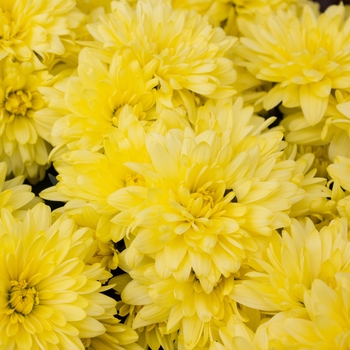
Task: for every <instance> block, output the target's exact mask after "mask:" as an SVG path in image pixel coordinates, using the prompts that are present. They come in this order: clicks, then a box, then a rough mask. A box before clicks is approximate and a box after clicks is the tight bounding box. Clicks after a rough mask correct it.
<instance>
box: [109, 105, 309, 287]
mask: <svg viewBox="0 0 350 350" xmlns="http://www.w3.org/2000/svg"><path fill="white" fill-rule="evenodd" d="M242 103H243V102H242V100H240V101H239V102H237V103H236V104H235V106H232V104H230V103H227V104H226V105H225V106H224V107H223V108H222V109H221V112H218V113H217V114H212V113H208V118H211V119H208V120H205V116H202V117H203V118H202V119H200V121H199V122H198V123H199V124H198V125H202V126H204V129H206V131H203V132H198V135H195V134H194V133H193V131H192V130H191V129H189V128H188V129H185V131H181V130H179V129H172V130H170V131H169V132H168V133H166V134H165V136H162V135H159V134H157V133H149V134H147V135H146V146H147V150H148V153H149V161H146V162H143V163H141V162H129V163H128V164H127V167H128V168H129V169H131V170H132V171H134V172H135V173H136V174H138V175H139V176H142V178H143V179H144V181H145V184H144V185H143V184H141V186H131V187H123V188H121V189H119V190H117V191H116V192H114V193H113V194H111V195H110V196H109V197H108V198H107V202H108V203H109V204H110V205H111V206H114V207H115V208H116V209H117V210H119V211H120V213H119V214H117V215H116V217H115V218H114V219H113V220H112V222H113V223H115V224H117V225H119V226H120V227H121V229H122V228H123V229H124V230H125V232H126V233H127V235H129V233H131V234H132V235H133V236H135V240H133V241H132V243H131V244H130V247H129V248H130V249H128V253H127V256H126V257H127V259H128V261H129V264H130V266H131V267H134V266H135V261H137V260H138V259H139V258H138V255H139V254H140V255H141V256H142V255H146V256H151V257H154V258H155V260H156V262H157V263H156V267H157V271H158V273H159V274H160V275H161V276H167V275H169V274H171V273H173V274H174V276H175V278H176V279H178V280H179V281H183V280H187V278H188V277H189V274H190V271H191V269H193V270H194V272H195V274H196V276H197V278H198V279H199V280H200V283H201V284H202V286H203V288H204V289H205V290H206V292H209V291H210V290H212V288H213V287H214V286H215V285H216V283H217V282H218V281H219V279H220V278H221V275H224V276H225V277H227V276H229V275H230V273H234V272H236V271H237V270H238V269H239V268H240V264H241V261H242V259H244V258H245V257H246V254H252V253H253V252H256V251H258V250H259V248H258V247H259V245H260V243H262V241H263V240H264V239H265V238H264V237H267V236H270V235H271V234H272V233H273V230H274V228H278V227H283V226H287V225H288V224H289V217H288V215H287V213H289V210H290V207H291V205H292V203H293V202H295V201H298V200H299V199H301V198H302V197H303V195H302V191H301V192H300V191H299V188H298V186H297V185H295V184H294V183H292V182H290V179H291V176H292V171H293V168H294V166H295V163H294V162H293V161H279V157H280V156H281V152H280V142H281V137H282V134H280V133H278V132H277V133H275V132H273V131H271V132H268V131H266V132H265V133H262V134H261V135H259V133H260V132H261V129H263V128H264V125H266V124H264V123H261V121H260V119H261V118H258V121H257V120H255V119H254V118H252V121H250V118H251V115H252V108H246V109H243V110H240V109H241V108H242ZM208 109H209V108H208ZM208 112H210V109H209V111H208ZM237 112H238V113H237ZM203 114H206V113H204V112H203ZM214 116H216V118H214ZM201 121H202V122H203V123H201ZM211 122H212V123H214V126H215V128H214V130H215V129H217V130H216V131H214V130H208V128H206V124H205V123H207V125H210V123H211ZM220 130H222V131H220ZM221 132H222V134H223V135H222V136H221V137H220V136H219V134H220V133H221ZM248 252H249V253H248Z"/></svg>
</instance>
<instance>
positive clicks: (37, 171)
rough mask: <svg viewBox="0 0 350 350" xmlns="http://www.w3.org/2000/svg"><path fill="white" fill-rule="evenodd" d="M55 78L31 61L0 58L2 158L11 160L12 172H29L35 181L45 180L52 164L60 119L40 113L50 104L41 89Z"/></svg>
mask: <svg viewBox="0 0 350 350" xmlns="http://www.w3.org/2000/svg"><path fill="white" fill-rule="evenodd" d="M52 81H53V76H52V75H50V74H49V73H48V72H47V71H45V70H40V71H37V70H35V69H34V67H33V65H32V63H30V62H22V63H20V62H15V61H13V60H12V59H11V58H6V59H3V60H2V61H0V136H1V137H0V161H5V162H6V163H7V165H8V174H13V175H15V176H19V175H25V176H26V177H27V178H29V180H30V181H31V182H33V183H36V182H38V181H39V180H42V179H43V177H44V175H45V169H46V168H47V166H48V153H49V151H50V149H51V146H50V144H49V142H50V133H51V128H52V125H53V123H54V121H55V120H56V119H55V118H54V117H52V116H50V115H42V114H39V113H38V112H39V111H41V110H42V108H44V107H45V106H46V101H45V99H44V97H43V96H42V94H41V93H40V92H39V89H40V87H42V86H45V85H49V84H50V83H51V82H52Z"/></svg>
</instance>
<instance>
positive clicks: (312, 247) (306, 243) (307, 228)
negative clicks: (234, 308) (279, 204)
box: [232, 219, 350, 313]
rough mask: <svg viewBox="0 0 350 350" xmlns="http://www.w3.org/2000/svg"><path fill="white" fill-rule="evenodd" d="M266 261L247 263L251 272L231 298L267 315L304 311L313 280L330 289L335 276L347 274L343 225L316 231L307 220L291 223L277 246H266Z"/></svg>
mask: <svg viewBox="0 0 350 350" xmlns="http://www.w3.org/2000/svg"><path fill="white" fill-rule="evenodd" d="M267 257H268V259H267V260H266V261H264V260H262V259H252V260H251V262H250V263H251V266H252V267H253V268H254V269H255V271H254V272H248V273H247V276H246V279H244V278H243V279H242V281H240V282H236V284H235V288H234V290H233V293H232V297H233V298H234V299H235V300H236V301H237V302H239V303H241V304H244V305H247V306H249V307H252V308H256V309H258V310H263V311H267V312H271V313H276V312H278V311H284V310H292V309H298V308H304V307H305V298H304V295H305V294H304V293H305V292H306V291H309V290H310V289H311V285H312V282H313V281H314V280H316V279H320V280H322V281H324V282H325V283H327V284H329V285H333V284H334V283H335V280H334V275H335V274H336V273H337V272H344V273H349V272H350V263H349V262H350V260H349V259H350V242H349V240H348V225H347V221H346V220H345V219H334V220H333V221H332V222H331V223H330V225H329V226H325V227H323V228H322V229H321V230H317V229H316V228H315V226H314V224H313V223H312V221H311V220H310V219H305V220H303V221H301V220H300V221H297V220H293V223H292V225H291V228H290V229H288V230H285V231H283V234H282V237H281V239H280V242H279V243H276V242H274V243H272V244H270V246H269V248H268V250H267Z"/></svg>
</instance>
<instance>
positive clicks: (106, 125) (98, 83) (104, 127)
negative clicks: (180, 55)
mask: <svg viewBox="0 0 350 350" xmlns="http://www.w3.org/2000/svg"><path fill="white" fill-rule="evenodd" d="M154 69H155V66H154V64H153V63H150V64H149V65H147V66H144V67H141V65H140V62H139V60H138V58H137V57H136V55H135V53H134V52H133V51H132V50H131V49H129V48H125V49H124V50H121V51H119V52H117V53H116V54H114V55H113V57H112V58H111V61H110V64H108V65H107V64H105V63H104V62H103V61H102V60H101V59H99V58H97V57H94V55H93V53H92V51H91V50H90V49H88V48H85V49H83V50H82V51H81V52H80V55H79V64H78V69H77V76H75V75H73V76H71V77H69V78H67V79H66V80H65V81H64V82H60V83H59V84H57V85H55V86H54V87H52V88H45V89H41V91H42V93H43V94H44V95H45V97H46V98H47V99H48V100H49V107H50V108H49V109H47V110H44V111H43V113H45V112H46V113H49V114H50V115H56V116H57V118H60V119H59V120H58V122H57V123H56V124H55V125H54V127H53V130H52V143H53V145H54V146H57V147H56V148H57V149H58V150H60V149H61V148H62V147H63V145H67V147H68V148H69V149H86V150H99V149H100V148H102V143H103V140H104V139H106V138H107V136H108V133H109V131H110V129H111V128H115V127H118V119H119V115H120V114H121V113H122V112H123V110H124V109H125V108H127V111H126V113H132V114H134V115H135V116H136V117H137V118H138V119H139V120H140V122H141V123H142V124H143V125H144V126H145V127H147V126H149V125H150V124H151V123H152V122H153V121H154V120H156V119H157V117H156V115H155V108H153V107H154V105H155V93H156V91H155V89H153V88H154V87H155V86H156V85H157V84H158V81H157V79H154V78H152V77H153V75H154Z"/></svg>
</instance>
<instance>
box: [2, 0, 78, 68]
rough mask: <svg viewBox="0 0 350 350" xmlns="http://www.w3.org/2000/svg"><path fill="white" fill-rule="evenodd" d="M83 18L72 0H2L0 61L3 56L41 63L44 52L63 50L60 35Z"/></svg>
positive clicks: (67, 34)
mask: <svg viewBox="0 0 350 350" xmlns="http://www.w3.org/2000/svg"><path fill="white" fill-rule="evenodd" d="M83 19H84V15H83V14H82V13H81V12H80V11H79V10H78V9H77V8H76V7H75V1H74V0H58V1H56V0H28V1H10V0H3V1H2V2H1V6H0V60H1V59H3V58H4V57H6V56H10V57H15V58H16V59H18V60H20V61H28V60H32V62H33V63H35V65H36V66H41V63H40V60H42V59H44V60H46V59H47V57H45V56H47V55H49V56H50V55H51V56H53V55H60V56H62V55H63V54H64V53H65V46H64V38H74V31H73V29H74V28H77V27H78V25H79V24H80V22H81V21H82V20H83Z"/></svg>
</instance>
